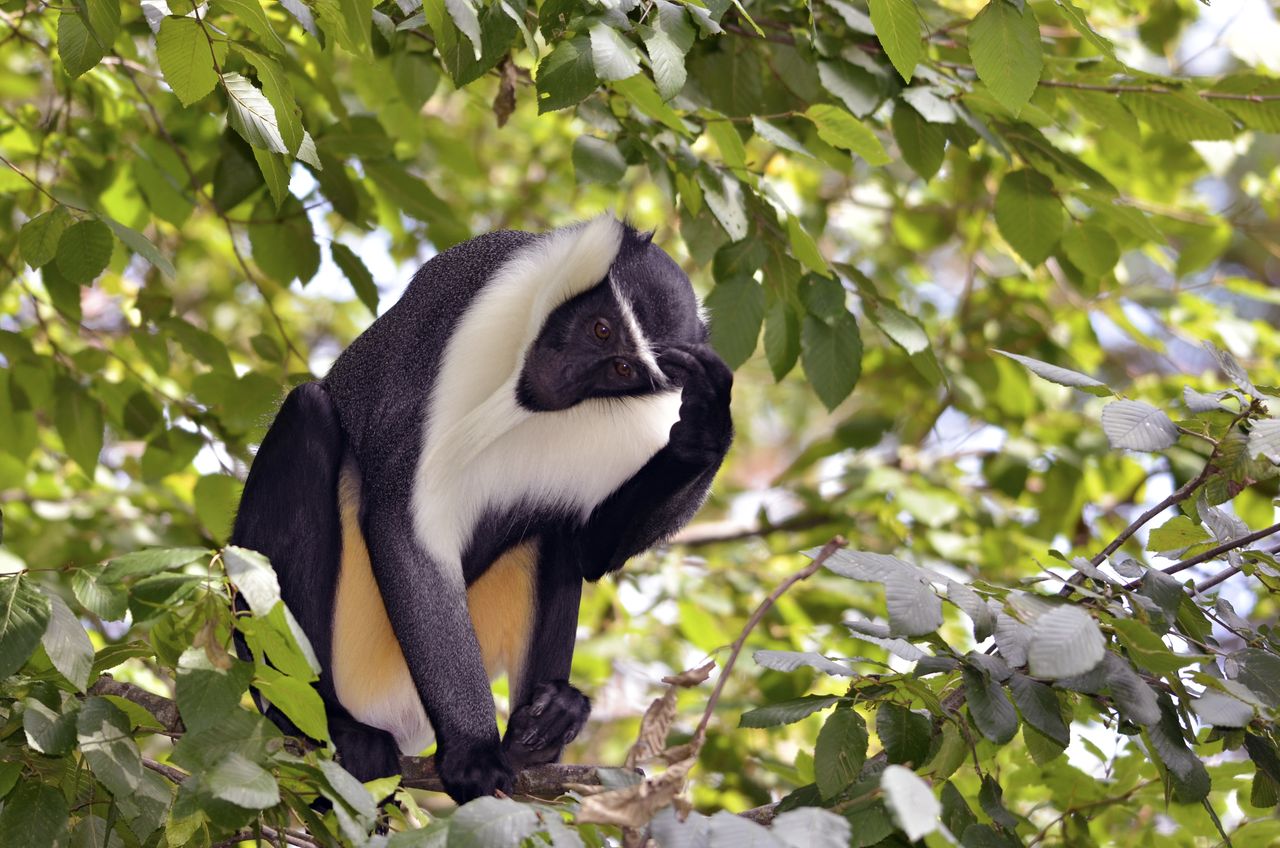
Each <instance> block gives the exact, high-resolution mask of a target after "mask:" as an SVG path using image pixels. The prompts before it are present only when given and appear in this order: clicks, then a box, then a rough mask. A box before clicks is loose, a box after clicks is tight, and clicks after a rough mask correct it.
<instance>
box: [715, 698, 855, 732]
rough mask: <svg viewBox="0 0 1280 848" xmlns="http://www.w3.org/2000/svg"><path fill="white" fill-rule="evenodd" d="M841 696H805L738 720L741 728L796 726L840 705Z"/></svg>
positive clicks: (758, 708) (748, 712)
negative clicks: (818, 713)
mask: <svg viewBox="0 0 1280 848" xmlns="http://www.w3.org/2000/svg"><path fill="white" fill-rule="evenodd" d="M842 700H844V699H843V698H841V697H840V696H839V695H805V696H803V697H800V698H792V699H791V700H789V701H781V702H779V703H777V704H769V705H768V706H764V707H757V708H756V709H754V710H748V711H747V712H745V713H743V714H742V717H741V718H739V719H738V726H739V727H777V726H779V725H783V724H794V723H795V722H797V721H800V720H802V719H805V718H808V717H809V716H811V715H813V714H814V713H816V712H819V711H820V710H825V709H826V708H827V707H830V706H832V705H834V704H838V703H840V702H841V701H842Z"/></svg>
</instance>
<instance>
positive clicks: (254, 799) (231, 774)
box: [201, 752, 280, 810]
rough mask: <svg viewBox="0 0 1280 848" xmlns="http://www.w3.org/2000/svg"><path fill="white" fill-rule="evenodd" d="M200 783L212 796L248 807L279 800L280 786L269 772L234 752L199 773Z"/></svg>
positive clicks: (266, 805)
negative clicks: (211, 767) (207, 769)
mask: <svg viewBox="0 0 1280 848" xmlns="http://www.w3.org/2000/svg"><path fill="white" fill-rule="evenodd" d="M201 784H202V785H203V786H204V787H205V788H206V789H207V790H208V791H209V794H211V795H213V797H215V798H220V799H222V800H223V801H226V802H228V803H230V804H235V805H236V806H237V807H244V808H245V809H248V810H265V809H267V808H268V807H274V806H275V805H276V804H279V803H280V787H279V786H278V785H276V779H275V778H274V777H272V776H271V774H270V772H268V771H266V770H265V769H263V768H262V767H261V766H259V765H258V764H257V763H255V762H253V761H252V760H249V759H246V758H245V757H243V756H241V755H240V754H237V753H234V752H233V753H230V754H227V756H225V757H223V758H222V759H221V760H219V761H218V764H217V765H215V766H214V767H213V769H211V770H210V771H208V772H207V773H205V774H203V775H201Z"/></svg>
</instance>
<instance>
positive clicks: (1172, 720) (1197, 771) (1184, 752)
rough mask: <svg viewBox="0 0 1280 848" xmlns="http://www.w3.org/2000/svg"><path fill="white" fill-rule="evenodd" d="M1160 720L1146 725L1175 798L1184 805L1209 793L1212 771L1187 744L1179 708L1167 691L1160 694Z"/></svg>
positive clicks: (1199, 799) (1152, 745) (1201, 798)
mask: <svg viewBox="0 0 1280 848" xmlns="http://www.w3.org/2000/svg"><path fill="white" fill-rule="evenodd" d="M1159 703H1160V722H1159V723H1158V724H1155V725H1152V726H1151V727H1149V728H1147V735H1148V738H1149V739H1150V740H1151V747H1152V748H1153V749H1154V750H1155V753H1156V754H1157V755H1158V756H1159V758H1160V761H1161V762H1162V763H1164V766H1165V768H1166V769H1168V775H1169V778H1170V782H1171V783H1172V784H1173V797H1174V799H1175V800H1176V801H1178V802H1180V803H1183V804H1191V803H1195V802H1197V801H1201V800H1203V799H1204V798H1205V797H1207V796H1208V794H1209V789H1210V780H1209V772H1208V771H1207V770H1206V769H1205V767H1204V763H1202V762H1200V758H1199V757H1197V756H1196V755H1195V753H1194V752H1193V751H1192V750H1191V749H1190V748H1189V747H1187V743H1186V740H1185V738H1184V737H1183V729H1182V724H1181V723H1180V722H1179V720H1178V709H1177V707H1175V706H1174V705H1173V700H1172V699H1171V698H1170V697H1169V696H1168V695H1166V694H1162V695H1160V700H1159Z"/></svg>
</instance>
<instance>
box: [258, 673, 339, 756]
mask: <svg viewBox="0 0 1280 848" xmlns="http://www.w3.org/2000/svg"><path fill="white" fill-rule="evenodd" d="M258 671H259V676H258V680H257V682H256V683H255V684H254V685H255V686H256V687H257V689H258V691H259V692H261V693H262V695H263V697H265V698H266V699H267V701H268V702H269V703H271V704H272V705H274V706H275V707H276V708H277V709H279V710H280V711H281V712H283V713H284V714H285V715H286V716H288V717H289V720H290V721H292V722H293V723H294V724H295V725H297V727H298V729H299V730H301V731H302V732H303V733H305V734H307V736H309V737H311V738H312V739H319V740H322V741H327V740H328V739H329V722H328V717H327V716H326V714H325V707H324V701H322V700H321V699H320V693H319V692H317V691H316V689H315V687H314V686H312V685H311V684H310V683H308V682H306V681H304V680H299V679H298V678H296V677H286V676H285V675H283V674H279V673H276V672H274V671H273V670H272V669H270V668H261V667H260V668H259V670H258Z"/></svg>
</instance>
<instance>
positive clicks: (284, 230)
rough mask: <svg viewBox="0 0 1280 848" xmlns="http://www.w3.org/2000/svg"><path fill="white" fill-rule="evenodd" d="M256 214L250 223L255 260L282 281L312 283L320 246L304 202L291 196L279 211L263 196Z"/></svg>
mask: <svg viewBox="0 0 1280 848" xmlns="http://www.w3.org/2000/svg"><path fill="white" fill-rule="evenodd" d="M253 214H254V217H253V220H254V223H252V224H250V225H249V246H250V247H251V248H252V250H253V261H254V262H256V263H258V265H259V266H260V267H261V268H262V270H263V271H266V272H267V274H269V275H270V276H271V277H272V278H274V279H276V280H278V281H279V282H281V283H289V282H290V281H292V280H295V279H296V280H298V281H299V282H301V283H303V284H305V283H307V282H309V281H310V280H311V278H312V277H314V276H315V275H316V271H318V270H320V246H319V245H318V244H316V237H315V230H314V229H313V228H312V226H311V219H310V218H309V217H307V213H306V210H304V209H303V207H302V203H300V202H299V201H298V199H297V198H296V197H294V196H293V195H289V196H288V197H286V198H285V201H284V203H283V204H281V206H280V211H279V212H278V213H276V212H275V211H274V210H273V209H271V208H269V207H268V206H267V202H266V201H265V199H264V200H260V201H259V202H258V204H257V205H256V206H254V212H253Z"/></svg>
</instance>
